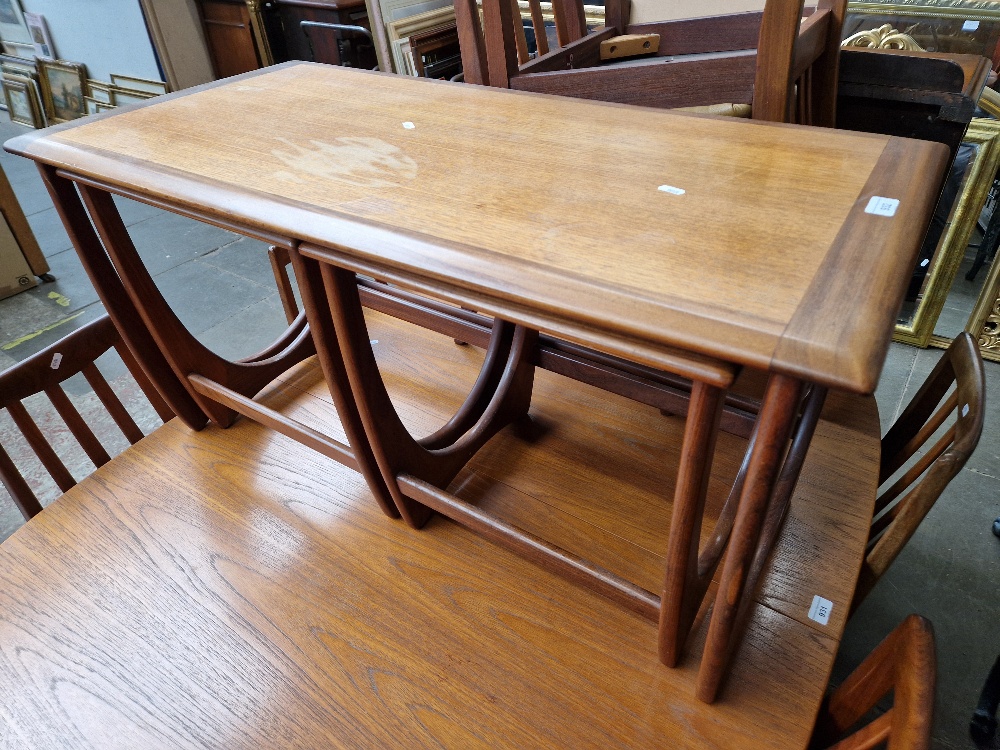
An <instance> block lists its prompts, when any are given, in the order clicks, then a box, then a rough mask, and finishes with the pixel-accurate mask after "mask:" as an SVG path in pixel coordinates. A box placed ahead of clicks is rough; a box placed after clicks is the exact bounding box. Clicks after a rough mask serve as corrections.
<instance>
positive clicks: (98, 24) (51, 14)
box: [21, 0, 161, 81]
mask: <svg viewBox="0 0 1000 750" xmlns="http://www.w3.org/2000/svg"><path fill="white" fill-rule="evenodd" d="M21 7H22V8H24V10H26V11H29V12H32V13H42V14H43V15H44V16H45V21H46V23H48V26H49V34H50V35H51V37H52V44H53V46H54V47H55V50H56V55H57V56H58V57H59V58H60V59H62V60H71V61H73V62H82V63H84V64H85V65H86V66H87V74H88V75H89V76H90V77H91V78H96V79H98V80H101V81H107V80H109V77H110V74H111V73H120V74H122V75H127V76H133V77H135V78H150V79H153V80H157V81H158V80H161V76H160V72H159V69H158V68H157V66H156V56H155V54H154V53H153V45H152V42H150V41H149V34H148V32H147V31H146V25H145V23H144V22H143V20H142V11H141V10H140V8H139V0H21Z"/></svg>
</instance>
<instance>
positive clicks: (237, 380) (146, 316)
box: [78, 184, 315, 427]
mask: <svg viewBox="0 0 1000 750" xmlns="http://www.w3.org/2000/svg"><path fill="white" fill-rule="evenodd" d="M78 189H79V191H80V195H81V197H82V198H83V202H84V204H85V205H86V206H87V209H88V211H89V213H90V217H91V219H92V220H93V223H94V227H95V228H96V229H97V233H98V235H99V236H100V238H101V241H102V242H103V244H104V249H105V251H106V252H107V256H108V257H109V258H110V259H111V263H112V264H113V265H114V268H115V270H116V271H117V273H118V277H119V278H120V280H121V284H122V285H123V287H124V289H125V291H126V292H127V293H128V296H129V298H130V299H131V301H132V304H133V306H134V308H135V310H136V311H137V312H138V315H139V317H140V318H141V320H142V322H143V323H144V324H145V327H146V328H147V329H148V331H149V332H150V334H151V335H152V337H153V339H154V340H155V341H156V343H157V344H158V345H159V349H160V351H161V352H162V353H163V356H164V358H165V359H166V361H167V362H168V363H169V365H170V367H171V369H173V371H174V373H175V374H176V376H177V378H178V379H179V381H180V382H181V384H182V385H183V386H184V387H185V388H186V389H187V391H188V393H189V394H190V396H191V398H192V399H193V400H194V401H195V402H196V403H197V404H198V405H199V406H200V407H201V409H202V411H203V412H204V413H205V415H206V416H208V417H209V418H210V419H212V420H213V421H214V422H216V423H218V424H219V425H221V426H222V427H228V426H229V425H231V424H232V423H233V421H234V419H235V417H236V414H237V408H235V407H239V405H240V403H242V402H240V401H239V399H238V398H236V399H233V398H228V399H227V398H225V397H226V396H235V397H240V396H242V397H252V396H253V395H256V393H257V392H258V391H260V389H261V388H263V387H264V386H265V385H267V384H268V383H270V382H271V381H273V380H274V378H276V377H277V376H278V375H280V374H281V373H282V372H284V371H285V370H287V369H288V368H289V367H291V366H292V365H293V364H295V363H296V362H300V361H302V360H303V359H305V358H306V357H309V356H311V355H312V354H313V352H314V351H315V348H314V347H313V345H312V338H311V336H310V335H309V332H308V328H307V325H306V321H305V315H304V314H302V315H300V316H299V318H297V319H296V321H295V322H294V323H293V324H292V325H291V326H289V327H288V329H287V330H286V331H285V333H284V334H283V335H282V336H281V337H280V338H279V339H278V340H277V341H276V342H275V343H274V344H272V346H271V347H269V348H268V349H267V350H266V351H264V352H262V353H261V354H259V355H257V356H255V357H251V358H249V359H245V360H240V361H237V362H231V361H229V360H226V359H224V358H222V357H220V356H219V355H217V354H215V352H213V351H211V350H210V349H209V348H208V347H206V346H204V345H203V344H202V343H201V342H199V341H198V340H197V339H196V338H195V337H194V336H192V335H191V333H190V332H189V331H188V330H187V328H185V327H184V325H183V324H182V323H181V322H180V320H179V319H178V317H177V315H176V314H175V313H174V311H173V310H172V309H171V308H170V306H169V305H168V304H167V302H166V300H164V299H163V295H162V294H160V291H159V289H157V288H156V284H155V283H154V282H153V279H152V277H151V276H150V275H149V271H148V270H147V269H146V267H145V265H144V264H143V262H142V260H141V259H140V258H139V254H138V252H137V251H136V248H135V245H134V244H133V243H132V238H131V237H130V236H129V233H128V230H127V229H126V227H125V224H124V222H123V221H122V219H121V216H120V215H119V213H118V209H117V207H116V206H115V204H114V201H113V200H112V198H111V195H110V194H108V193H107V192H105V191H103V190H99V189H97V188H95V187H91V186H89V185H83V184H80V185H78ZM193 376H200V378H201V379H200V380H197V381H195V380H192V377H193ZM213 386H219V387H218V388H215V387H213ZM227 402H228V403H227Z"/></svg>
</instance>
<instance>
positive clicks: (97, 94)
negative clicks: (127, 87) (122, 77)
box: [87, 78, 115, 104]
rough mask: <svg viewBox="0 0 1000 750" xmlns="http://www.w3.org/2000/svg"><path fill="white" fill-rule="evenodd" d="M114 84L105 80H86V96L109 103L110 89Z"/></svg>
mask: <svg viewBox="0 0 1000 750" xmlns="http://www.w3.org/2000/svg"><path fill="white" fill-rule="evenodd" d="M114 87H115V86H114V84H112V83H107V82H106V81H95V80H94V79H93V78H91V79H89V80H88V81H87V96H89V97H90V98H91V99H96V100H97V101H99V102H105V103H107V104H110V103H111V89H113V88H114Z"/></svg>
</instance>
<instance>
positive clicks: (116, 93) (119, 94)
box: [111, 87, 156, 107]
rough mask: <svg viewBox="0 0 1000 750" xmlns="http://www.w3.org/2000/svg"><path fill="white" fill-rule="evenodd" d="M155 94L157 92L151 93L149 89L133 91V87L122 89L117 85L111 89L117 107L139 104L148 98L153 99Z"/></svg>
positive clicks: (112, 100)
mask: <svg viewBox="0 0 1000 750" xmlns="http://www.w3.org/2000/svg"><path fill="white" fill-rule="evenodd" d="M154 96H156V94H150V93H149V92H147V91H132V90H131V89H120V88H117V87H113V88H112V89H111V103H112V104H114V105H115V106H116V107H124V106H127V105H129V104H138V103H139V102H144V101H146V100H147V99H152V98H153V97H154Z"/></svg>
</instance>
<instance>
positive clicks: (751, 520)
mask: <svg viewBox="0 0 1000 750" xmlns="http://www.w3.org/2000/svg"><path fill="white" fill-rule="evenodd" d="M801 391H802V383H801V381H799V380H797V379H795V378H792V377H789V376H787V375H772V376H771V378H770V380H769V381H768V385H767V390H766V392H765V394H764V401H763V403H762V404H761V411H760V416H759V424H758V430H757V435H756V440H755V442H754V447H753V451H752V453H751V455H750V461H749V465H748V467H747V474H746V480H745V484H744V487H743V492H742V493H741V496H740V502H739V507H738V508H737V511H736V519H735V522H734V524H733V530H732V537H731V539H730V542H729V550H728V552H727V554H726V558H725V562H724V564H723V568H722V577H721V580H720V584H719V591H718V594H717V596H716V600H715V608H714V611H713V613H712V617H711V621H710V622H709V627H708V636H707V638H706V641H705V650H704V653H703V654H702V660H701V666H700V668H699V670H698V681H697V685H696V694H697V696H698V698H699V699H700V700H703V701H705V702H706V703H711V702H712V701H714V700H715V697H716V695H717V694H718V690H719V687H720V685H721V683H722V679H723V677H724V676H725V673H726V667H727V665H728V663H729V659H730V656H731V652H732V650H733V647H734V645H735V643H734V642H735V640H736V638H735V631H736V624H737V616H738V614H739V611H740V609H741V606H742V603H743V598H744V596H745V595H746V594H747V593H748V592H747V586H746V583H747V581H748V578H749V576H750V573H751V569H752V568H753V567H754V559H755V558H757V556H758V542H759V541H760V537H761V531H762V529H763V528H764V525H765V520H766V518H767V515H768V508H769V504H770V502H771V498H772V493H773V491H774V489H775V485H776V483H777V482H778V479H779V474H780V471H781V469H782V465H783V461H784V459H785V455H786V452H787V451H788V441H789V437H790V436H791V433H792V427H793V425H794V423H795V420H796V418H797V416H798V413H799V397H800V394H801ZM789 495H790V492H789ZM774 536H775V537H776V534H775V535H774ZM771 542H772V543H773V539H772V540H771Z"/></svg>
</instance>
